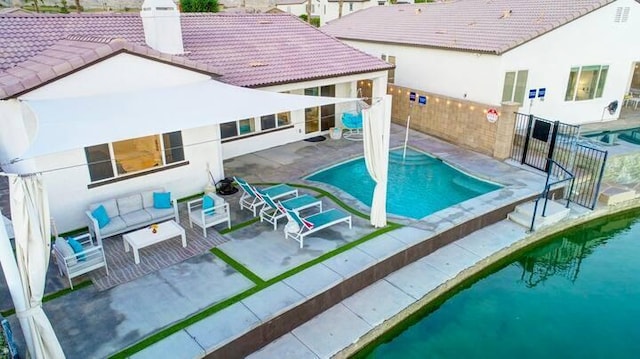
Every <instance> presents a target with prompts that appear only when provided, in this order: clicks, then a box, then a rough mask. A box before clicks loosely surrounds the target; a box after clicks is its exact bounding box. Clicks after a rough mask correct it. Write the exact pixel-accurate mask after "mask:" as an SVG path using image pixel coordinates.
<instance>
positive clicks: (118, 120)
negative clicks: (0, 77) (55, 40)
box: [20, 80, 357, 159]
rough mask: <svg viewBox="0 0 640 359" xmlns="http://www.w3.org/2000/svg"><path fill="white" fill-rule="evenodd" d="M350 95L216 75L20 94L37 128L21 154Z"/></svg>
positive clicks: (24, 156)
mask: <svg viewBox="0 0 640 359" xmlns="http://www.w3.org/2000/svg"><path fill="white" fill-rule="evenodd" d="M350 101H357V99H355V98H335V97H321V96H302V95H291V94H283V93H278V92H271V91H262V90H254V89H248V88H244V87H238V86H232V85H228V84H225V83H222V82H219V81H215V80H206V81H202V82H197V83H193V84H189V85H182V86H174V87H166V88H158V89H153V90H145V91H136V92H122V93H113V94H106V95H94V96H86V97H76V98H56V99H47V100H35V99H34V100H23V103H26V105H27V106H28V107H29V108H30V109H31V111H32V112H33V114H34V115H35V118H36V120H37V121H36V123H37V130H36V135H35V137H34V138H33V140H32V143H31V146H30V147H29V149H27V151H26V152H25V153H24V154H22V155H21V156H20V158H21V159H29V158H33V157H36V156H41V155H46V154H51V153H57V152H62V151H67V150H71V149H76V148H83V147H87V146H91V145H96V144H100V143H107V142H113V141H119V140H125V139H129V138H136V137H142V136H148V135H151V134H157V133H166V132H173V131H179V130H184V129H191V128H197V127H202V126H208V125H213V124H217V123H224V122H230V121H235V120H241V119H244V118H249V117H258V116H262V115H269V114H276V113H280V112H287V111H294V110H300V109H304V108H308V107H316V106H322V105H328V104H333V103H343V102H350Z"/></svg>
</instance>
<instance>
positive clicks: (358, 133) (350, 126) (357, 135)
mask: <svg viewBox="0 0 640 359" xmlns="http://www.w3.org/2000/svg"><path fill="white" fill-rule="evenodd" d="M342 125H343V126H344V128H345V130H346V131H345V132H344V134H343V135H342V137H344V138H345V139H347V140H351V141H362V112H361V111H359V112H344V113H343V114H342Z"/></svg>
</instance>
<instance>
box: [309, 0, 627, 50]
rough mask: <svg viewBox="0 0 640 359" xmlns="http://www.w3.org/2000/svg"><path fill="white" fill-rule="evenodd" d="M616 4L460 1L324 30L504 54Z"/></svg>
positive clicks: (398, 9) (346, 20) (376, 12)
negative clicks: (593, 12) (595, 11)
mask: <svg viewBox="0 0 640 359" xmlns="http://www.w3.org/2000/svg"><path fill="white" fill-rule="evenodd" d="M613 1H614V0H533V1H532V0H458V1H448V2H439V3H427V4H408V5H396V6H374V7H370V8H368V9H365V10H360V11H357V12H354V13H352V14H349V15H347V16H343V17H342V18H341V19H336V20H334V21H331V22H329V23H328V24H326V25H325V26H323V27H322V31H324V32H326V33H327V34H330V35H333V36H335V37H337V38H340V39H345V40H346V39H353V40H363V41H373V42H387V43H396V44H406V45H415V46H428V47H438V48H447V49H454V50H467V51H478V52H487V53H495V54H501V53H503V52H506V51H508V50H510V49H513V48H514V47H516V46H518V45H521V44H523V43H525V42H527V41H529V40H531V39H533V38H535V37H538V36H540V35H542V34H544V33H546V32H549V31H551V30H553V29H555V28H558V27H560V26H562V25H564V24H566V23H568V22H570V21H573V20H575V19H577V18H579V17H581V16H583V15H585V14H587V13H589V12H591V11H593V10H596V9H598V8H601V7H602V6H605V5H607V4H609V3H612V2H613Z"/></svg>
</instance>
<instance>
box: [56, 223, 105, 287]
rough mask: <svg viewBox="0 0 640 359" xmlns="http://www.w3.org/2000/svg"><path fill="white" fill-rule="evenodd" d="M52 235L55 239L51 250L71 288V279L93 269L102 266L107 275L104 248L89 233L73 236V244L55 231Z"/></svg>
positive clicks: (59, 269)
mask: <svg viewBox="0 0 640 359" xmlns="http://www.w3.org/2000/svg"><path fill="white" fill-rule="evenodd" d="M55 232H57V231H55ZM54 235H55V236H56V240H55V243H54V244H53V246H52V248H53V249H52V252H53V255H54V256H55V258H56V264H57V265H58V271H59V272H60V275H62V276H66V277H67V279H68V280H69V286H70V287H71V289H73V282H72V281H71V279H73V278H75V277H78V276H80V275H83V274H85V273H89V272H91V271H92V270H94V269H98V268H102V267H104V269H105V270H106V271H107V275H109V267H108V266H107V258H106V257H105V255H104V248H103V247H102V246H101V245H98V243H94V242H93V238H92V237H91V233H86V234H82V235H79V236H74V237H73V239H74V241H75V243H74V244H73V245H71V243H70V242H71V240H69V241H67V239H64V238H62V237H58V234H57V233H55V234H54ZM78 246H79V247H78Z"/></svg>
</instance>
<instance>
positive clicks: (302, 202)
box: [254, 188, 322, 231]
mask: <svg viewBox="0 0 640 359" xmlns="http://www.w3.org/2000/svg"><path fill="white" fill-rule="evenodd" d="M254 189H255V192H256V194H257V195H258V196H260V197H261V198H262V200H263V201H264V203H265V205H264V206H263V207H262V209H261V210H260V222H262V221H266V222H269V223H271V224H273V230H274V231H275V230H276V229H277V228H278V219H280V218H283V217H286V216H287V212H286V210H287V209H288V210H294V211H302V210H303V209H307V208H311V207H318V210H319V211H320V212H322V201H321V200H319V199H317V198H315V197H313V196H310V195H308V194H303V195H302V196H298V197H293V198H290V199H287V200H284V201H281V202H280V205H281V206H282V207H284V208H280V207H279V206H278V204H276V202H275V201H274V200H273V199H272V198H271V196H269V194H268V193H266V192H264V191H262V190H259V189H257V188H254Z"/></svg>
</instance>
